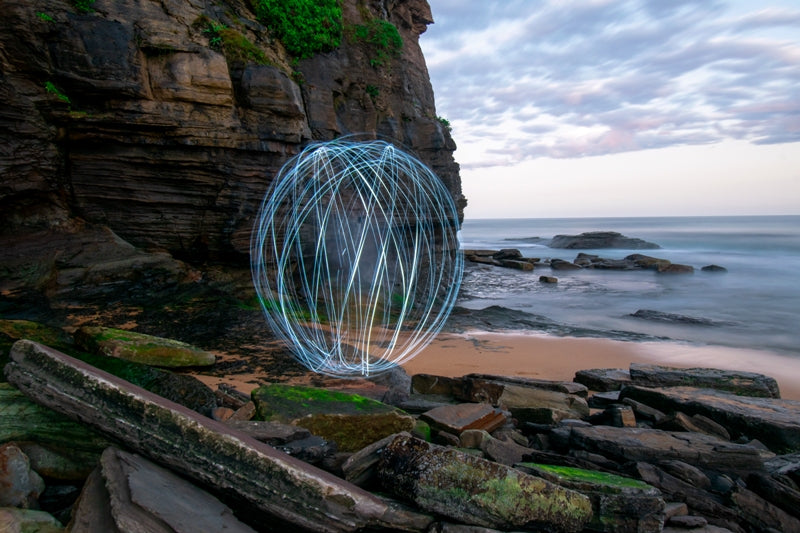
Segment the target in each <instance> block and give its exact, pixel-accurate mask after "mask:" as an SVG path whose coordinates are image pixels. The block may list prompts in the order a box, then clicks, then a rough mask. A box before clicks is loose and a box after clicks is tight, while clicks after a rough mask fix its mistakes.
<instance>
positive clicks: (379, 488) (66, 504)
mask: <svg viewBox="0 0 800 533" xmlns="http://www.w3.org/2000/svg"><path fill="white" fill-rule="evenodd" d="M8 322H15V323H16V324H15V325H16V329H12V328H10V327H9V324H8ZM20 322H22V321H4V324H3V326H4V327H3V331H4V338H5V341H4V344H3V345H2V347H0V349H2V350H3V355H4V356H6V359H3V362H5V361H8V363H7V364H6V365H5V375H6V377H7V379H8V381H9V383H1V384H0V417H2V422H3V423H2V424H0V427H2V428H4V429H3V433H2V434H0V443H2V444H0V457H2V462H3V466H4V467H5V468H3V469H0V471H1V472H3V474H2V477H0V496H2V497H3V500H2V502H0V506H1V507H2V508H0V524H4V525H5V526H4V527H6V529H7V530H9V531H43V532H44V531H47V532H56V531H58V532H63V531H71V532H72V531H101V530H102V531H211V530H213V531H222V530H225V531H420V532H422V531H425V532H428V531H431V532H445V531H446V532H450V533H476V532H482V533H490V532H492V531H668V532H673V533H674V532H675V531H697V532H704V531H705V532H718V533H719V532H725V531H733V532H736V533H739V532H747V533H749V532H762V531H763V532H767V531H800V513H798V509H800V490H799V489H798V485H799V484H800V402H797V401H791V400H783V399H781V398H780V391H779V390H778V387H777V384H776V383H775V380H774V379H772V378H770V377H768V376H764V375H760V374H753V373H746V372H731V371H721V370H713V369H681V370H678V369H672V368H668V367H663V366H655V365H643V364H632V365H631V366H630V368H627V369H593V370H586V371H581V372H578V373H577V374H576V375H575V377H574V379H573V380H572V381H548V380H539V379H530V378H519V377H510V376H497V375H486V374H471V375H466V376H463V377H460V378H447V377H442V376H433V375H425V374H418V375H414V376H410V377H409V376H407V375H406V374H405V372H403V371H402V369H397V370H396V371H394V372H393V373H391V374H390V375H388V376H383V377H381V378H378V379H370V380H350V381H348V382H344V383H343V382H341V381H331V382H326V381H325V380H319V381H318V382H317V384H322V385H324V386H323V387H319V386H317V387H308V386H296V385H291V384H285V383H284V384H280V383H272V384H261V386H259V387H257V388H256V389H255V390H253V391H252V394H249V395H248V394H244V393H243V392H241V391H238V390H236V389H235V388H233V387H230V386H222V385H221V386H219V387H218V389H217V390H212V389H209V388H208V387H206V386H205V385H203V384H202V383H200V382H199V381H197V380H196V379H195V378H193V377H192V375H193V374H195V375H196V374H197V372H198V371H199V370H200V368H199V367H190V369H189V370H190V371H189V373H187V372H186V371H185V370H184V371H180V370H179V371H178V373H177V374H176V373H175V372H174V371H168V370H165V369H164V367H166V366H168V364H169V363H168V361H167V360H166V359H165V360H164V361H162V363H163V364H159V365H158V367H154V366H149V365H144V364H142V363H137V362H131V361H127V360H124V359H120V358H119V357H122V356H124V357H129V358H133V357H134V356H135V355H136V354H137V352H138V353H139V355H141V351H142V350H141V349H137V348H136V347H137V346H139V347H141V346H142V345H145V346H152V345H153V344H155V341H156V340H157V339H153V338H146V337H145V338H142V337H138V338H136V336H135V335H128V336H125V335H123V334H117V335H116V337H117V338H116V339H114V337H115V335H114V333H115V332H119V331H120V330H108V329H97V328H94V329H92V328H84V329H83V330H80V334H76V335H75V336H74V338H73V337H72V336H69V335H66V334H65V333H64V332H63V331H61V330H53V329H51V328H46V327H42V326H39V327H35V325H34V324H32V323H25V324H20ZM23 326H25V327H23ZM11 331H17V332H24V337H26V338H30V337H38V338H35V339H34V340H38V341H39V342H33V341H31V340H17V338H15V337H14V335H10V334H9V332H11ZM119 337H124V338H123V339H120V338H119ZM19 338H20V339H21V338H22V337H19ZM74 340H78V341H79V344H76V343H75V342H74ZM100 341H102V342H100ZM158 341H159V342H160V344H158V346H159V351H160V353H161V357H164V358H167V357H168V356H170V358H171V355H175V356H176V357H175V358H176V359H177V360H183V361H184V363H183V364H187V363H186V357H187V354H188V355H191V356H192V357H195V358H196V359H194V360H193V361H194V362H193V363H188V364H201V365H207V364H208V360H207V359H206V360H204V359H203V358H204V357H205V358H207V357H208V356H207V355H206V352H205V351H203V350H197V349H194V348H192V347H191V346H181V345H180V344H177V345H172V347H171V348H165V346H169V343H168V342H167V341H166V340H164V339H160V340H158ZM162 341H163V342H162ZM12 343H13V344H12ZM46 345H50V346H51V347H47V346H46ZM90 351H91V352H92V353H90ZM9 352H10V355H9ZM64 352H69V353H70V354H71V355H66V354H65V353H64ZM109 354H110V355H109ZM126 354H129V355H126ZM147 355H148V357H151V356H152V355H153V353H152V350H151V351H150V352H148V354H147ZM113 356H117V357H113ZM216 359H217V362H216V363H215V364H214V366H216V365H217V364H223V363H225V361H224V360H223V358H220V357H217V358H216ZM150 364H153V362H152V359H151V360H150ZM208 368H209V369H212V368H213V366H212V367H208ZM165 376H178V378H177V381H167V378H166V377H165ZM164 383H169V385H167V386H164V385H163V384H164ZM306 384H311V380H309V381H308V382H307V383H306ZM158 387H161V389H159V388H158ZM345 389H346V390H345ZM158 390H168V391H170V393H171V398H170V399H166V398H164V397H163V396H161V394H159V393H158V392H157V391H158ZM154 391H156V392H154ZM200 391H204V392H200ZM353 391H358V392H360V393H361V394H360V395H354V394H352V392H353ZM59 413H60V414H59ZM64 415H66V417H68V418H70V419H72V420H75V422H72V421H70V420H67V419H65V418H64ZM12 421H13V423H11V422H12ZM65 450H70V452H67V453H65ZM165 488H166V490H165ZM23 524H24V525H23ZM131 524H138V525H137V526H136V527H138V529H136V527H134V526H132V525H131ZM14 528H17V529H14ZM209 528H211V529H209Z"/></svg>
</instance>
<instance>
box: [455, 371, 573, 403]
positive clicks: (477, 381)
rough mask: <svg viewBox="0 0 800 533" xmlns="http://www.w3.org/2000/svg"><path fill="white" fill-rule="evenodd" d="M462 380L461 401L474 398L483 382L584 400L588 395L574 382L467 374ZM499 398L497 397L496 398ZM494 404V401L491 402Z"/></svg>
mask: <svg viewBox="0 0 800 533" xmlns="http://www.w3.org/2000/svg"><path fill="white" fill-rule="evenodd" d="M461 379H462V382H463V383H464V387H463V390H464V394H465V396H464V397H463V398H462V399H465V400H466V399H468V398H471V397H474V396H475V395H476V394H475V393H473V392H472V391H473V389H478V388H480V387H481V386H482V385H483V382H484V381H490V382H494V383H501V384H507V385H519V386H521V387H528V388H534V389H541V390H548V391H554V392H562V393H564V394H574V395H575V396H579V397H581V398H586V397H587V396H588V395H589V390H588V389H587V388H586V386H584V385H581V384H580V383H575V382H574V381H558V380H550V379H536V378H523V377H518V376H498V375H493V374H467V375H466V376H464V377H463V378H461ZM498 398H499V397H498ZM492 401H493V402H494V400H492Z"/></svg>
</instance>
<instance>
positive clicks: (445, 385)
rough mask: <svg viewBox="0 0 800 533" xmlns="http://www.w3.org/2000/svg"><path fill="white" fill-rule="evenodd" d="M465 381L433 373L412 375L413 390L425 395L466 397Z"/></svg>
mask: <svg viewBox="0 0 800 533" xmlns="http://www.w3.org/2000/svg"><path fill="white" fill-rule="evenodd" d="M463 389H464V382H463V381H462V380H461V378H448V377H444V376H434V375H431V374H414V375H413V376H411V392H412V393H417V394H425V395H435V396H449V397H452V398H463V397H464V392H463Z"/></svg>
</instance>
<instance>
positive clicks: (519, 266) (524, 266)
mask: <svg viewBox="0 0 800 533" xmlns="http://www.w3.org/2000/svg"><path fill="white" fill-rule="evenodd" d="M500 264H501V265H502V266H504V267H506V268H514V269H516V270H523V271H531V270H533V263H530V262H528V261H524V260H514V259H503V260H501V261H500Z"/></svg>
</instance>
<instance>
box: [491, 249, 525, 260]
mask: <svg viewBox="0 0 800 533" xmlns="http://www.w3.org/2000/svg"><path fill="white" fill-rule="evenodd" d="M492 257H493V258H494V259H496V260H498V261H501V262H502V261H504V260H520V259H522V252H520V251H519V250H517V249H516V248H503V249H502V250H500V251H498V252H495V253H493V254H492Z"/></svg>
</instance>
